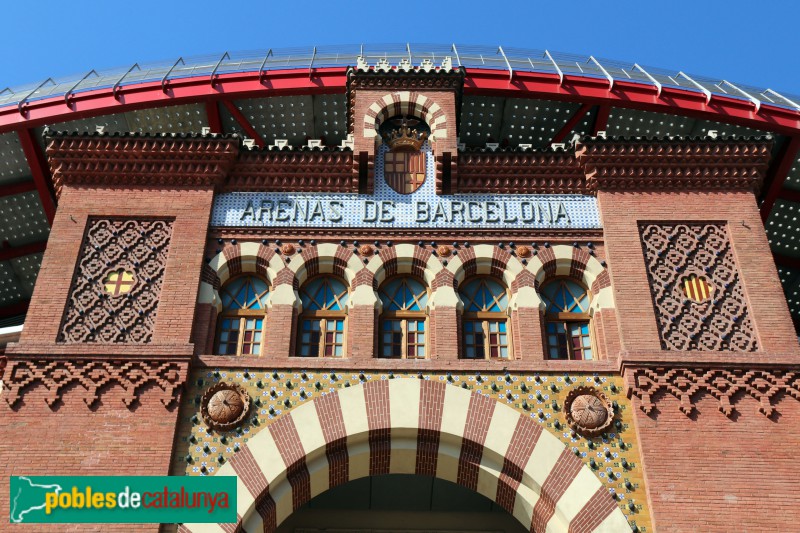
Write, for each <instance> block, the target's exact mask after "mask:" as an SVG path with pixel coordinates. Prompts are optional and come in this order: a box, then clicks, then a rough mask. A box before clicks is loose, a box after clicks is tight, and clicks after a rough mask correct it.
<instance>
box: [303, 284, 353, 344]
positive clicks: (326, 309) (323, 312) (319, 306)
mask: <svg viewBox="0 0 800 533" xmlns="http://www.w3.org/2000/svg"><path fill="white" fill-rule="evenodd" d="M347 297H348V292H347V286H346V285H345V284H344V283H342V282H341V281H339V280H338V279H336V278H334V277H332V276H320V277H317V278H314V279H312V280H311V281H309V282H307V283H306V284H305V285H303V287H302V288H301V289H300V299H301V301H302V302H303V314H302V315H301V316H300V326H299V328H298V329H299V334H300V335H299V342H298V350H297V352H298V355H300V356H301V357H342V356H343V355H344V326H345V319H346V318H347V314H346V309H345V308H346V306H347Z"/></svg>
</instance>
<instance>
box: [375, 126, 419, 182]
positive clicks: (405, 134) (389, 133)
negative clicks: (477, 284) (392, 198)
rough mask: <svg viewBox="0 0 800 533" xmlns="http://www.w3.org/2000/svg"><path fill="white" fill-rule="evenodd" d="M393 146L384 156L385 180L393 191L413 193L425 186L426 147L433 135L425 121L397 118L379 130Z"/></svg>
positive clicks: (387, 142)
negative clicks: (423, 148)
mask: <svg viewBox="0 0 800 533" xmlns="http://www.w3.org/2000/svg"><path fill="white" fill-rule="evenodd" d="M378 133H379V134H380V136H381V139H383V142H384V143H386V145H387V146H388V147H389V151H388V152H386V154H385V156H384V178H385V179H386V183H387V184H388V185H389V187H391V188H392V189H393V190H395V191H396V192H398V193H400V194H411V193H413V192H414V191H416V190H417V189H419V188H420V187H421V186H422V184H423V183H425V153H424V152H423V151H422V144H423V143H424V142H425V141H426V140H427V139H428V137H429V136H430V134H431V128H430V126H428V124H426V123H425V121H423V120H421V119H419V118H417V117H414V116H410V115H397V116H394V117H391V118H389V119H387V120H385V121H384V122H383V123H382V124H381V125H380V127H379V128H378Z"/></svg>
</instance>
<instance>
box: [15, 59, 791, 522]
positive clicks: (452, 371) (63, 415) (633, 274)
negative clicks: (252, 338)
mask: <svg viewBox="0 0 800 533" xmlns="http://www.w3.org/2000/svg"><path fill="white" fill-rule="evenodd" d="M417 74H420V73H419V72H415V73H413V74H409V73H407V74H402V75H394V74H391V73H383V74H380V75H377V76H362V77H363V78H364V79H363V80H361V81H359V82H358V83H356V82H354V81H353V78H351V80H350V82H351V87H350V89H351V91H350V94H349V103H350V107H349V110H348V112H349V117H350V119H351V121H352V122H351V129H352V132H353V134H354V138H353V144H354V150H353V151H352V152H350V151H348V150H323V151H318V150H291V151H279V150H272V151H247V152H241V153H240V150H241V146H240V141H239V139H238V138H236V137H226V136H213V135H211V136H198V137H192V136H185V137H180V136H178V137H174V138H172V137H170V138H164V137H152V136H140V135H128V136H124V135H123V136H109V135H105V134H103V135H97V136H91V135H89V136H75V137H73V136H64V135H55V136H53V137H50V138H49V139H48V155H49V157H50V163H51V169H52V171H53V176H54V180H55V183H56V186H57V190H58V192H59V202H60V203H59V208H58V211H57V213H56V217H55V221H54V224H53V227H52V231H51V235H50V240H49V242H48V248H47V251H46V253H45V256H44V260H43V262H42V267H41V271H40V274H39V278H38V281H37V284H36V288H35V290H34V294H33V299H32V301H31V304H30V311H29V313H28V318H27V321H26V323H25V327H24V330H23V333H22V336H21V338H20V342H18V343H15V344H10V345H9V346H8V348H7V354H6V356H7V357H8V362H7V366H6V367H5V370H4V371H3V369H2V366H0V373H2V374H0V377H2V379H3V391H2V399H4V400H5V401H0V411H2V412H0V430H2V431H3V434H4V435H5V440H3V441H2V442H0V460H2V461H3V462H4V464H7V465H9V468H8V470H9V475H14V474H15V473H20V474H34V475H35V474H40V473H42V474H43V473H53V472H54V468H56V466H54V465H57V469H58V473H60V474H83V475H87V474H111V473H113V474H137V475H144V474H154V475H155V474H166V473H167V472H171V473H172V474H175V475H184V474H185V475H218V474H223V475H224V474H231V475H238V476H239V478H240V482H241V483H240V498H241V500H240V503H241V506H240V511H241V510H242V509H244V510H245V511H244V514H242V513H240V516H239V523H238V524H228V525H220V526H218V527H217V526H211V528H212V529H215V528H216V529H215V530H220V529H221V530H223V531H241V530H242V528H243V529H244V530H246V531H261V530H264V531H272V530H274V529H275V527H277V526H278V524H279V523H281V522H282V521H283V520H284V519H285V518H286V517H287V516H288V515H289V514H291V512H292V511H293V510H295V509H297V508H298V507H300V506H302V505H304V504H305V503H306V502H307V501H309V499H311V498H313V497H314V496H316V495H317V494H319V493H321V492H323V491H324V490H327V489H328V488H330V487H334V486H337V485H341V484H343V483H346V482H348V481H349V480H353V479H357V478H359V477H362V476H367V475H378V474H385V473H416V474H420V475H426V476H436V477H440V478H442V479H447V480H450V481H453V482H456V483H459V484H461V485H463V486H465V487H468V488H470V489H472V490H475V491H477V492H480V493H482V494H484V495H485V496H487V497H489V498H490V499H492V500H493V501H494V502H496V503H497V504H498V505H500V506H501V507H503V508H504V509H506V510H507V511H508V512H509V513H510V514H511V515H513V516H514V517H515V518H517V519H518V520H519V521H520V522H521V523H522V524H524V526H525V527H526V528H530V529H531V530H535V531H539V532H541V531H545V530H558V531H560V530H565V531H571V532H580V531H595V530H604V531H625V530H627V528H629V527H632V526H635V527H636V529H637V530H638V531H644V532H653V531H656V529H654V528H658V529H657V530H658V531H694V530H697V529H702V530H704V531H706V530H707V531H727V530H730V529H731V528H730V525H731V524H732V523H733V524H735V527H738V528H739V529H743V530H751V531H758V530H762V529H764V528H772V529H785V527H786V524H787V523H793V521H794V516H793V515H792V513H793V509H795V508H797V507H798V504H799V503H800V501H797V500H798V498H797V497H796V496H794V494H795V493H796V491H794V489H793V488H792V487H791V485H790V484H791V483H792V480H794V479H796V478H797V477H798V476H800V469H798V467H796V466H794V462H793V458H794V455H793V451H792V450H793V449H794V448H795V447H796V446H795V443H796V438H795V434H796V433H797V431H796V420H797V416H798V415H800V377H798V376H800V374H798V369H799V368H800V359H799V357H800V346H798V343H797V339H796V336H795V332H794V329H793V326H792V322H791V320H790V318H789V312H788V308H787V306H786V303H785V301H784V299H783V293H782V290H781V286H780V282H779V280H778V276H777V273H776V270H775V266H774V264H773V263H772V259H771V256H770V253H769V245H768V243H767V240H766V236H765V233H764V228H763V225H762V223H761V220H760V215H759V212H758V208H757V205H756V201H755V196H754V194H753V191H755V190H757V189H758V188H759V187H760V184H761V182H762V181H763V178H764V174H765V170H766V167H767V163H768V160H769V157H770V146H771V145H770V143H769V142H756V141H753V140H735V141H719V142H712V141H710V140H689V141H686V140H666V141H664V142H661V143H653V141H644V140H621V141H614V140H608V141H602V140H599V139H594V140H591V139H590V140H586V141H583V142H582V143H580V144H579V145H578V146H577V148H576V151H575V152H574V153H566V152H565V153H561V152H560V151H559V152H552V153H550V152H549V151H548V152H524V153H523V152H519V153H517V152H509V151H502V150H499V151H497V152H487V151H475V152H469V153H464V154H460V155H459V154H457V149H456V139H457V133H458V132H457V131H456V125H457V124H456V117H457V111H458V105H459V99H460V90H461V82H462V81H463V80H459V79H457V78H459V76H460V74H459V73H457V72H456V73H452V74H453V75H452V76H451V78H452V79H451V78H448V77H447V75H446V76H439V74H438V73H427V74H422V75H420V76H416V75H417ZM415 76H416V77H415ZM356 77H358V75H356ZM367 78H368V79H367ZM437 80H438V81H437ZM353 84H355V85H353ZM398 113H410V114H415V116H419V117H420V118H423V119H425V120H427V121H428V122H429V123H430V125H431V127H432V128H431V129H432V134H433V149H434V152H435V155H436V157H437V191H438V192H439V193H440V194H441V193H445V192H452V191H460V192H465V191H466V192H485V191H490V192H498V193H531V192H540V193H584V194H595V195H596V196H597V199H598V204H599V208H600V214H601V220H602V224H603V229H602V230H597V229H594V230H579V229H561V230H526V229H516V230H509V231H504V230H493V229H486V228H484V229H476V230H474V231H473V230H472V229H469V228H467V229H465V228H453V229H447V230H441V231H437V230H422V229H419V228H398V229H387V230H380V232H378V231H372V230H370V229H363V228H362V229H347V228H344V229H341V228H323V229H313V228H297V229H259V228H209V227H208V222H209V218H210V211H211V206H212V202H213V198H214V194H215V193H216V192H220V191H227V190H279V191H315V192H321V191H339V192H355V191H360V192H362V193H365V192H369V191H370V190H371V181H370V180H371V179H372V176H371V161H372V156H373V155H374V152H375V146H376V143H375V141H376V139H375V135H373V133H375V131H374V129H375V126H376V125H377V124H379V123H380V121H381V120H385V119H386V118H389V117H391V116H394V115H395V114H398ZM447 154H450V155H449V156H447ZM447 157H450V168H449V171H448V169H447V164H446V160H447ZM303 166H304V168H305V170H302V169H299V167H303ZM457 166H458V167H460V168H458V169H457V168H456V167H457ZM298 169H299V170H298ZM281 174H283V175H284V177H283V178H282V179H279V178H280V175H281ZM445 176H449V182H447V180H445ZM445 185H446V186H445ZM103 224H105V226H104V227H105V228H106V229H111V228H115V229H116V231H117V233H118V234H119V235H118V237H119V238H117V236H115V235H114V234H113V231H112V233H111V235H110V236H108V235H107V236H106V237H104V238H102V239H100V238H98V237H97V231H98V228H99V227H100V226H101V225H103ZM156 224H162V225H167V224H168V225H169V231H166V230H165V229H162V230H159V231H160V233H161V234H162V236H163V235H166V234H168V235H169V236H168V239H166V240H164V239H161V240H160V241H159V242H160V243H161V244H159V243H151V242H150V241H149V240H148V239H150V237H149V236H150V235H151V233H152V232H151V231H150V230H151V229H152V226H153V225H156ZM164 227H166V226H164ZM128 229H131V230H132V231H133V233H132V234H131V235H132V237H131V238H123V236H124V235H125V233H124V232H125V231H127V230H128ZM136 232H138V235H139V237H136ZM149 232H150V233H149ZM145 235H146V237H144V236H145ZM166 242H168V245H167V244H166ZM139 246H143V247H144V248H148V249H150V251H151V252H155V253H156V256H157V259H158V260H157V261H155V263H156V266H157V268H156V270H155V271H153V270H152V269H151V268H150V266H148V265H149V263H148V261H152V258H150V256H149V255H145V256H141V257H139V256H138V255H136V253H134V252H135V250H136V249H137V247H139ZM152 247H155V250H153V249H152ZM145 251H146V250H145ZM123 253H128V254H129V255H130V254H132V255H131V256H130V258H129V260H126V261H121V259H120V258H121V257H122V254H123ZM103 254H105V255H103ZM87 260H88V261H89V263H87ZM87 264H89V265H90V266H91V271H89V270H88V269H87V268H86V265H87ZM105 269H108V270H120V269H121V270H122V271H125V272H128V273H129V274H130V276H133V277H134V279H135V281H136V283H139V282H140V281H141V280H142V279H145V278H147V277H149V278H150V279H151V280H152V279H154V278H156V277H157V278H158V279H159V280H160V281H159V283H160V292H157V293H156V294H155V295H151V297H152V298H153V299H157V301H158V305H157V313H156V312H155V306H150V307H148V308H143V309H141V310H142V311H143V313H142V314H140V313H139V312H138V311H139V309H138V308H137V309H136V311H137V312H136V313H135V316H132V317H129V318H130V319H128V318H125V316H126V315H124V313H125V312H126V311H125V309H124V308H125V306H123V307H121V308H116V307H113V306H112V307H108V306H106V305H105V300H106V299H105V298H99V299H95V298H96V297H97V295H98V294H99V293H91V290H90V289H91V288H92V287H95V285H91V283H96V282H97V280H98V279H100V280H101V281H102V280H107V279H108V280H110V278H106V277H103V276H106V275H107V274H108V272H106V271H105ZM153 272H155V275H153ZM242 274H252V275H256V276H260V277H262V278H264V279H265V281H266V282H267V283H268V284H269V285H270V287H271V291H270V296H269V299H268V301H267V302H266V309H265V311H264V317H265V327H264V338H263V343H262V347H263V350H262V351H261V354H260V356H258V357H248V356H233V355H226V356H216V355H213V354H214V353H215V352H216V351H217V349H216V345H215V343H216V342H217V328H218V326H219V314H220V312H221V311H222V300H221V296H220V294H221V293H220V290H221V288H222V287H223V286H224V284H225V283H226V282H228V281H229V280H231V279H232V278H234V277H235V276H239V275H242ZM318 275H331V276H335V277H337V278H339V279H341V281H342V282H343V283H344V284H345V286H346V287H347V288H348V290H349V300H348V304H347V306H346V309H345V310H344V314H345V315H346V321H347V326H346V336H345V351H344V356H343V357H341V358H332V357H331V358H308V359H301V358H299V357H296V354H297V346H296V344H297V342H298V337H297V329H298V324H297V323H298V319H299V315H300V313H301V312H302V311H303V309H302V301H301V299H300V298H299V290H300V289H301V288H302V287H303V285H304V284H305V283H307V282H308V281H309V280H312V279H313V278H314V277H315V276H318ZM399 275H409V276H413V277H415V278H416V279H418V280H419V281H420V283H422V284H423V285H424V286H425V287H426V288H427V289H428V306H427V308H426V310H425V313H426V317H427V324H426V334H427V338H426V341H425V342H426V345H427V349H428V353H429V357H428V358H427V360H424V361H414V360H399V359H381V358H378V357H376V353H377V348H378V346H379V343H378V334H379V333H380V320H379V319H380V317H381V306H382V304H381V301H380V298H379V294H378V291H379V290H380V288H381V286H382V284H383V283H385V282H387V280H391V279H392V277H393V276H399ZM87 276H88V277H89V279H88V280H87ZM98 276H100V277H99V278H98ZM474 276H488V277H491V278H492V279H493V280H495V281H497V282H498V283H500V284H501V285H502V286H503V287H505V288H506V289H507V291H508V294H507V296H508V311H507V314H506V315H504V316H505V318H506V319H507V324H508V328H509V330H508V333H509V335H508V336H509V339H510V344H511V350H510V353H511V356H510V357H509V358H507V359H497V360H467V359H463V358H461V355H462V353H463V347H462V346H460V344H461V342H462V339H461V338H462V331H461V322H462V318H461V317H462V313H463V312H464V311H463V309H462V307H463V300H462V299H460V297H459V292H458V291H459V287H462V286H463V284H465V283H467V282H469V281H470V279H471V278H473V277H474ZM692 276H693V277H692ZM562 277H564V278H570V279H572V280H577V281H578V282H579V283H580V284H582V285H584V286H585V287H586V288H587V289H589V291H590V293H591V301H590V307H591V309H590V312H589V313H587V315H589V316H590V320H591V343H592V348H593V357H594V360H592V361H551V360H547V359H545V346H544V345H545V342H546V337H545V335H544V331H543V329H544V319H545V317H544V315H543V311H544V307H545V306H544V302H543V300H542V296H541V292H540V289H541V287H542V286H543V284H544V283H546V282H548V281H550V280H552V279H557V278H562ZM687 277H692V280H700V281H698V283H701V285H697V284H695V285H692V288H687V285H685V282H686V281H687V280H686V279H684V278H687ZM701 278H702V279H701ZM120 279H121V278H119V277H117V278H115V280H116V281H117V282H118V281H119V280H120ZM112 281H113V280H112ZM122 281H123V282H126V281H129V279H128V278H124V279H122ZM145 281H146V279H145ZM117 285H120V284H119V283H117ZM698 287H699V288H698ZM709 287H712V288H711V289H709ZM87 290H88V291H89V292H90V293H91V294H90V296H91V298H88V297H86V296H85V295H83V293H82V292H81V291H83V292H86V291H87ZM692 291H694V292H692ZM709 291H712V292H711V293H709ZM137 294H138V293H137ZM709 294H711V295H710V296H709ZM123 298H125V297H124V296H123ZM686 300H690V302H688V301H686ZM120 301H128V300H127V299H125V300H120ZM86 305H89V306H90V307H88V308H86V309H89V308H91V309H95V310H97V311H98V312H99V311H103V312H104V313H105V314H102V313H101V314H102V316H100V315H97V314H95V315H93V314H92V312H94V311H91V312H86V311H85V310H84V313H83V314H81V313H80V312H79V310H80V309H81V308H82V307H81V306H84V307H86ZM91 306H94V307H91ZM702 306H705V307H702ZM54 310H56V311H54ZM64 310H66V318H65V315H64V314H63V312H64ZM673 319H674V320H673ZM136 320H143V321H145V322H146V323H147V324H148V328H147V329H146V331H144V330H143V331H139V330H136V329H135V327H132V326H131V324H134V325H135V323H136ZM120 321H121V322H120ZM90 322H91V324H90ZM98 324H99V326H98ZM107 325H110V326H108V327H112V329H113V328H116V331H112V332H111V333H113V335H112V334H111V333H109V334H108V335H106V333H105V329H103V328H105V327H106V326H107ZM87 328H88V329H87ZM92 328H94V330H95V332H101V333H102V335H100V340H102V341H103V342H92V341H93V340H95V339H94V338H93V337H92V335H93V333H92V330H91V329H92ZM120 328H122V329H120ZM87 331H88V333H87ZM134 332H137V333H136V334H135V335H134ZM111 343H113V348H114V349H113V351H112V350H109V345H110V344H111ZM2 364H3V363H2V362H0V365H2ZM219 382H225V383H231V384H236V385H239V386H241V387H242V388H243V389H244V390H245V391H246V392H247V394H248V395H249V396H250V397H251V398H252V403H251V404H250V411H248V415H247V417H246V419H245V420H244V421H243V423H242V425H241V426H239V427H238V428H236V429H231V430H228V431H223V432H221V431H215V430H211V429H209V428H208V427H207V426H206V425H205V422H203V416H202V414H201V409H202V406H201V403H202V402H203V399H202V398H203V395H204V394H205V393H206V391H207V390H208V389H209V387H211V386H212V385H214V384H216V383H219ZM579 386H588V387H593V388H595V389H597V390H598V391H602V392H603V393H604V394H605V395H606V396H607V397H608V398H609V400H610V402H611V404H610V405H611V406H613V408H612V407H609V409H611V410H610V411H608V413H609V416H611V417H612V418H613V422H612V425H611V426H610V427H609V428H608V429H607V430H606V431H605V432H604V433H601V434H599V435H597V436H592V437H586V436H581V434H580V433H578V432H576V431H573V430H572V429H571V428H570V427H568V424H569V420H570V419H569V418H568V417H567V416H565V412H564V410H565V401H567V397H568V395H569V393H570V391H573V390H575V389H577V387H579ZM604 405H605V404H604ZM40 443H46V445H45V444H40ZM22 451H24V453H23V452H22ZM754 480H756V481H754ZM754 487H755V488H754ZM4 491H7V489H2V488H0V509H2V511H0V523H2V522H3V521H4V520H7V516H5V515H4V514H3V513H6V512H7V509H8V499H9V495H8V494H7V492H4ZM603 528H605V529H603ZM63 529H64V530H73V531H74V530H81V531H92V530H96V531H114V530H115V529H114V528H113V527H103V526H96V527H95V526H91V527H88V528H87V527H86V526H79V527H78V526H76V527H71V526H67V527H65V528H63ZM137 529H138V530H143V531H153V532H155V531H157V530H158V527H157V526H147V525H143V526H141V527H138V526H136V527H131V526H127V525H126V526H120V527H118V528H116V530H119V531H130V530H137ZM197 529H199V528H197ZM20 530H21V531H24V530H26V529H25V528H22V529H20ZM30 530H31V531H35V530H36V529H35V528H32V529H30ZM180 530H181V531H193V530H195V528H194V526H192V525H191V524H186V525H183V526H181V527H180Z"/></svg>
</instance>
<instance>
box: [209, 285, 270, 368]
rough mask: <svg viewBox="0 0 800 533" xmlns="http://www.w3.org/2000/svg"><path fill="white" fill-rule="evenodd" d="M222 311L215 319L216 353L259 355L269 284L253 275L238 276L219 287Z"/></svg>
mask: <svg viewBox="0 0 800 533" xmlns="http://www.w3.org/2000/svg"><path fill="white" fill-rule="evenodd" d="M219 292H220V296H221V297H222V314H221V316H220V319H219V334H218V335H217V339H218V340H217V353H219V354H222V355H259V354H261V342H262V337H263V335H264V322H265V319H266V303H267V298H269V285H267V282H266V281H264V280H263V279H261V278H259V277H257V276H240V277H237V278H234V279H232V280H230V281H229V282H228V283H226V284H225V285H224V286H223V287H222V288H221V289H220V291H219Z"/></svg>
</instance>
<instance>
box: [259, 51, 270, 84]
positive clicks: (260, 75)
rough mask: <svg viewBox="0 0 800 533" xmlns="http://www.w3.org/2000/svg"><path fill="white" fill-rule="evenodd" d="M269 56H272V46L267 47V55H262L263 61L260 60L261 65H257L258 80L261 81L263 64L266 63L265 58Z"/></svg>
mask: <svg viewBox="0 0 800 533" xmlns="http://www.w3.org/2000/svg"><path fill="white" fill-rule="evenodd" d="M270 57H272V48H270V49H269V51H268V52H267V55H265V56H264V61H262V62H261V66H260V67H258V81H261V79H262V78H263V77H264V65H266V64H267V59H269V58H270Z"/></svg>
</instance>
